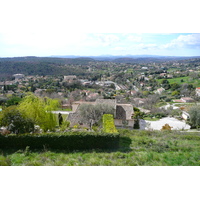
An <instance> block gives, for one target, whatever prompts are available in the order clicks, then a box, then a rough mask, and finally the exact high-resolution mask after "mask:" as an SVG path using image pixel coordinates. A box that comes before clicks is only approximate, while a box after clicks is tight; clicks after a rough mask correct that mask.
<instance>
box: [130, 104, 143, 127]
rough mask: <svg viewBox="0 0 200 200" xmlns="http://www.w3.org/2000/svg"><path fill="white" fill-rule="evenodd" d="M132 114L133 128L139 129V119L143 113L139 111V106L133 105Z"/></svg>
mask: <svg viewBox="0 0 200 200" xmlns="http://www.w3.org/2000/svg"><path fill="white" fill-rule="evenodd" d="M133 110H134V114H133V117H132V118H133V119H134V127H133V128H134V129H140V119H142V118H143V117H144V113H143V112H141V111H140V109H139V108H136V107H133Z"/></svg>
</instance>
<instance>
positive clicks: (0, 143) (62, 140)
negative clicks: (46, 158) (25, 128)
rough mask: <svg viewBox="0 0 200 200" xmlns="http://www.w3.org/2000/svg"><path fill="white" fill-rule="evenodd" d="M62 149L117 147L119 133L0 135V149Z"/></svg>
mask: <svg viewBox="0 0 200 200" xmlns="http://www.w3.org/2000/svg"><path fill="white" fill-rule="evenodd" d="M27 146H29V147H30V149H44V148H47V149H48V148H49V149H62V150H70V151H71V150H90V149H118V148H119V135H112V134H101V135H100V134H99V135H93V134H83V133H80V134H73V133H71V134H69V135H59V134H58V135H56V134H46V135H45V134H43V135H7V136H3V135H0V149H5V148H7V149H9V148H13V149H24V148H26V147H27Z"/></svg>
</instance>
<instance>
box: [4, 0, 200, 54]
mask: <svg viewBox="0 0 200 200" xmlns="http://www.w3.org/2000/svg"><path fill="white" fill-rule="evenodd" d="M192 1H193V0H191V2H192ZM122 2H123V3H122ZM153 2H155V3H156V4H157V6H160V9H158V7H157V8H151V9H148V8H149V6H151V4H152V3H153ZM167 2H168V3H167V4H165V5H162V4H161V3H160V1H154V0H153V1H151V4H150V3H149V2H148V1H144V0H141V1H140V3H135V2H133V1H128V0H124V1H109V0H107V1H104V0H102V1H95V3H94V1H91V0H85V1H80V0H74V1H67V0H65V1H64V0H56V1H55V0H49V1H46V0H35V1H33V0H18V1H15V0H2V1H1V12H0V22H1V23H0V24H1V25H0V57H17V56H52V55H78V56H99V55H165V56H200V30H198V29H197V25H196V24H197V23H196V21H195V20H197V19H198V18H197V15H195V10H196V9H197V8H196V7H195V6H193V11H194V12H192V13H191V14H190V13H189V15H186V14H185V10H186V9H187V10H188V7H189V6H190V5H188V4H184V3H182V9H181V10H182V11H183V12H182V13H180V14H178V15H177V12H176V7H175V8H174V5H176V4H175V3H174V2H173V1H172V2H173V6H171V5H170V2H171V0H169V1H167ZM130 3H132V4H130ZM144 3H146V4H145V5H147V6H144ZM177 5H179V4H177ZM184 6H185V7H184ZM139 8H141V9H139ZM163 8H165V10H163ZM169 9H170V10H169ZM187 13H188V12H187ZM166 14H167V16H166ZM170 16H171V17H170ZM188 16H190V18H189V17H188ZM197 21H198V20H197Z"/></svg>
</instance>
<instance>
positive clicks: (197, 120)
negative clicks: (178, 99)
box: [189, 106, 200, 128]
mask: <svg viewBox="0 0 200 200" xmlns="http://www.w3.org/2000/svg"><path fill="white" fill-rule="evenodd" d="M189 115H190V118H189V123H190V125H191V126H192V127H195V128H199V127H200V106H192V107H191V108H190V109H189Z"/></svg>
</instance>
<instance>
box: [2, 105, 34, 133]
mask: <svg viewBox="0 0 200 200" xmlns="http://www.w3.org/2000/svg"><path fill="white" fill-rule="evenodd" d="M0 126H5V127H8V128H7V129H8V131H10V132H11V133H28V132H32V131H34V122H33V120H32V119H30V118H29V117H28V116H26V115H25V114H24V113H23V112H20V111H19V110H18V109H17V107H16V106H10V107H8V108H6V109H5V110H3V112H2V113H1V115H0Z"/></svg>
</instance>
